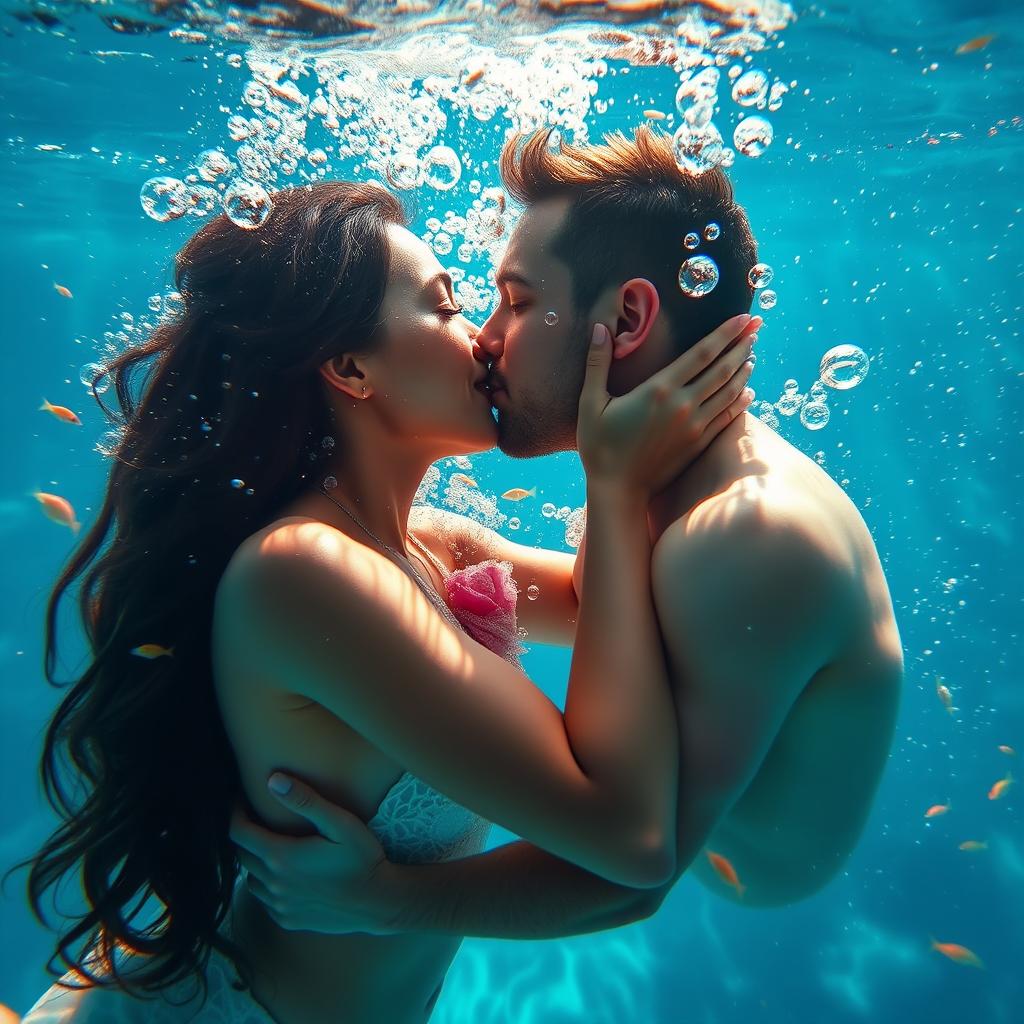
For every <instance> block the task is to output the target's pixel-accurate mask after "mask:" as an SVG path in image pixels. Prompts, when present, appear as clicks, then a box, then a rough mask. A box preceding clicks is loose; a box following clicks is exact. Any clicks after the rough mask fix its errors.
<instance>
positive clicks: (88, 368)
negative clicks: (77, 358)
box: [78, 363, 110, 395]
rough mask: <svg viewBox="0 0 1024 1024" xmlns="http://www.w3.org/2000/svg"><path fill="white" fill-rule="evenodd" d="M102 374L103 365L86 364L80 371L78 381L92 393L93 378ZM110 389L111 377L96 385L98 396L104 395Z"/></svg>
mask: <svg viewBox="0 0 1024 1024" xmlns="http://www.w3.org/2000/svg"><path fill="white" fill-rule="evenodd" d="M102 372H103V364H102V363H86V364H85V366H83V367H82V368H81V369H80V370H79V371H78V379H79V380H80V381H81V382H82V383H83V384H84V385H85V386H86V387H87V388H88V389H89V390H90V391H91V390H92V382H93V378H94V377H96V376H97V374H100V373H102ZM109 387H110V377H109V376H106V377H104V378H103V379H102V380H101V381H100V382H99V383H98V384H97V385H96V394H97V395H102V394H103V392H104V391H106V390H107V389H108V388H109Z"/></svg>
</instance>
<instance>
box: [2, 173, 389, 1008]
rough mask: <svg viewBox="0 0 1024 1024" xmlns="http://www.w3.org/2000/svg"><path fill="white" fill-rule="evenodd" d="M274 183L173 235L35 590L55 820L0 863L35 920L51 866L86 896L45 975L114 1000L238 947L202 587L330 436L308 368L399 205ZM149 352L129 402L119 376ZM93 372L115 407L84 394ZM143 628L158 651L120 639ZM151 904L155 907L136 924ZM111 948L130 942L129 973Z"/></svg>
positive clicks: (133, 637)
mask: <svg viewBox="0 0 1024 1024" xmlns="http://www.w3.org/2000/svg"><path fill="white" fill-rule="evenodd" d="M272 199H273V210H272V212H271V214H270V217H269V219H268V220H267V221H266V222H265V223H264V224H263V225H262V226H261V227H259V228H258V229H255V230H247V229H244V228H242V227H239V226H238V225H236V224H235V223H233V222H232V221H231V220H230V219H229V218H228V217H227V216H226V215H224V214H221V215H219V216H217V217H216V218H214V219H213V220H211V221H210V222H209V223H207V224H206V225H205V226H204V227H203V228H202V229H201V230H200V231H198V232H197V233H196V234H195V235H194V236H193V237H192V238H191V239H190V240H189V241H188V242H187V243H186V245H185V246H184V247H183V248H182V250H181V252H180V253H178V256H177V258H176V262H175V285H176V287H177V289H178V291H179V292H180V293H181V295H182V297H183V301H184V306H183V310H182V311H181V312H180V313H178V314H177V315H175V316H173V317H170V318H165V319H164V320H163V321H162V322H161V323H160V324H159V325H158V326H157V327H156V328H155V329H154V330H153V332H152V334H151V335H150V336H149V338H148V340H147V341H146V342H145V343H144V344H141V345H139V346H137V347H135V348H132V349H130V350H128V351H125V352H123V353H121V354H119V355H117V356H116V357H115V358H113V359H112V360H111V361H109V362H108V363H107V364H106V365H105V366H104V367H103V373H101V374H99V375H98V376H97V377H96V378H95V379H94V380H93V395H94V397H95V398H96V400H97V402H99V404H100V406H101V408H102V409H103V412H104V414H105V415H106V416H108V417H109V418H110V419H111V420H113V421H114V422H115V423H116V424H117V425H118V429H119V431H120V438H119V440H118V442H117V444H116V446H115V447H114V448H113V450H112V451H111V452H110V453H109V454H111V456H112V458H113V460H114V461H113V465H112V468H111V471H110V476H109V480H108V483H107V487H106V491H105V494H104V499H103V507H102V508H101V509H100V512H99V515H98V517H97V520H96V522H95V524H94V525H93V527H92V529H91V530H90V531H89V532H88V534H87V535H86V536H85V537H84V539H83V540H82V541H81V542H80V543H79V545H78V547H77V548H76V549H75V550H74V551H73V552H72V555H71V557H70V560H69V563H68V565H67V567H66V568H65V570H64V571H63V573H62V574H61V576H60V578H59V579H58V581H57V583H56V586H55V587H54V589H53V591H52V593H51V595H50V598H49V602H48V604H47V610H46V648H45V652H46V657H45V673H46V678H47V680H48V681H49V682H50V683H51V684H53V685H67V686H69V687H70V688H69V689H68V691H67V693H66V694H65V695H64V698H63V700H62V701H61V702H60V705H59V707H58V708H57V710H56V712H55V713H54V715H53V718H52V720H51V721H50V723H49V725H48V727H47V730H46V736H45V744H44V750H43V755H42V759H41V764H40V772H41V776H42V780H43V785H44V788H45V792H46V796H47V799H48V800H49V802H50V804H51V805H52V806H53V808H54V809H55V810H56V811H57V813H58V814H59V815H60V816H61V817H62V818H63V823H62V824H61V825H60V826H59V827H58V828H57V829H56V830H55V831H54V833H53V834H52V835H51V836H50V838H49V839H48V840H47V841H46V843H45V844H44V846H43V847H42V849H41V850H40V851H39V852H38V853H37V854H36V855H35V856H34V857H32V858H30V859H29V860H26V861H23V862H22V863H21V864H19V865H17V866H16V867H24V866H26V865H31V868H30V871H29V878H28V891H29V899H30V901H31V904H32V908H33V910H34V912H35V914H36V916H37V917H38V918H39V919H40V920H41V921H44V923H45V919H44V915H43V913H42V911H41V910H40V901H41V897H42V896H43V894H44V893H45V892H46V891H47V890H48V889H50V888H51V887H52V886H54V885H56V884H57V883H59V882H60V881H61V880H62V879H63V878H64V876H66V875H67V874H68V873H69V872H72V871H77V873H78V876H79V878H80V881H81V885H82V890H83V893H84V895H85V896H86V898H87V900H88V906H89V909H88V910H87V911H86V912H85V913H83V914H80V915H78V916H76V917H74V918H71V923H70V924H69V925H68V927H67V930H65V931H63V932H62V933H61V934H60V936H59V939H58V942H57V946H56V950H55V952H54V954H53V956H52V957H51V958H50V961H49V963H48V965H47V967H48V970H49V971H50V972H51V973H53V974H56V973H58V972H57V969H55V968H54V966H53V964H54V960H55V959H56V958H57V957H59V958H60V960H61V961H62V963H63V964H64V965H65V967H68V968H72V969H73V970H76V971H78V972H79V973H80V974H81V975H83V976H84V979H88V981H89V982H90V983H94V984H107V985H113V986H117V987H120V988H122V989H124V990H125V991H127V992H129V993H130V994H133V995H141V994H142V993H144V992H155V991H157V990H159V989H161V988H164V987H166V986H168V985H170V984H172V983H175V982H178V981H182V980H184V979H186V978H187V977H188V976H189V975H194V976H195V977H196V979H197V980H198V981H199V982H200V983H201V984H202V985H203V989H204V998H205V984H206V983H205V978H204V976H203V975H204V971H205V968H206V965H207V962H208V959H209V955H210V951H211V949H218V950H221V951H222V952H225V953H226V954H227V955H229V956H232V957H234V958H235V959H236V963H238V962H239V961H241V960H242V958H241V956H240V951H239V950H238V948H237V947H236V946H235V945H234V944H233V943H231V942H230V941H229V940H228V939H227V938H226V936H224V935H221V934H219V933H218V928H219V926H220V925H221V923H222V922H223V920H224V917H225V915H226V914H227V911H228V909H229V906H230V901H231V894H232V889H233V886H234V882H235V878H236V873H237V866H238V862H237V860H236V857H235V852H234V848H233V846H232V843H231V841H230V838H229V835H228V828H229V822H230V816H231V810H232V805H233V803H234V801H235V800H236V798H238V797H239V796H240V792H241V790H240V783H239V776H238V770H237V767H236V764H235V760H234V756H233V753H232V750H231V747H230V746H229V743H228V738H227V734H226V732H225V730H224V727H223V724H222V722H221V719H220V713H219V709H218V705H217V701H216V697H215V693H214V686H213V678H212V667H211V655H210V626H211V620H212V612H213V600H214V594H215V591H216V588H217V583H218V581H219V579H220V577H221V574H222V572H223V570H224V568H225V566H226V565H227V563H228V561H229V560H230V558H231V556H232V554H233V553H234V551H235V549H236V548H237V547H238V545H239V544H240V543H241V542H242V541H243V540H244V539H245V538H246V537H247V536H249V535H250V534H252V533H253V532H255V531H256V530H257V529H259V528H260V527H261V526H263V525H266V523H268V522H271V521H272V520H273V519H274V517H275V513H276V511H277V510H279V509H281V508H282V507H283V506H284V505H285V504H286V503H287V502H288V501H289V500H290V499H292V498H293V497H295V496H296V495H297V494H298V493H299V492H301V491H302V490H304V489H306V488H307V487H309V486H310V480H311V478H312V476H313V473H314V471H315V462H314V461H312V460H315V458H316V456H317V454H318V453H321V452H323V451H324V450H325V449H324V447H323V442H324V438H326V437H329V436H330V435H333V433H334V430H333V423H332V417H331V414H330V406H329V403H328V402H327V399H326V394H325V391H324V390H323V381H322V379H321V378H320V376H319V374H318V373H317V367H318V366H320V365H321V364H322V363H324V362H326V361H327V360H329V359H330V358H331V356H333V355H336V354H338V353H341V352H345V351H360V352H366V351H369V350H370V349H371V347H372V346H373V345H374V344H375V342H374V340H373V338H374V332H375V330H376V327H377V326H378V323H379V315H380V306H381V302H382V300H383V297H384V291H385V287H386V284H387V279H388V269H389V248H388V244H387V237H386V226H387V224H389V223H397V224H404V223H405V216H404V213H403V210H402V207H401V205H400V204H399V202H398V200H397V199H396V198H395V197H394V196H392V195H391V194H390V193H389V192H387V191H385V190H384V189H383V188H381V187H379V186H377V185H372V184H355V183H351V182H341V181H338V182H321V183H317V184H314V185H310V186H305V187H299V188H292V189H285V190H282V191H279V192H276V193H273V194H272ZM147 364H149V365H148V370H149V372H148V375H147V376H146V377H145V380H144V383H143V387H142V390H141V396H140V398H139V400H138V401H137V402H136V401H134V400H133V398H132V396H131V394H130V392H129V387H130V385H131V383H132V379H131V378H132V376H133V373H134V371H136V369H137V368H140V367H143V366H146V365H147ZM103 377H109V378H110V379H111V380H112V381H113V384H114V386H115V389H116V394H117V399H118V403H119V405H120V408H121V412H120V413H117V412H115V411H114V410H111V409H108V408H107V407H106V405H104V403H103V401H102V400H101V399H100V398H99V395H98V393H97V391H96V382H97V381H99V380H101V379H102V378H103ZM343 440H344V439H339V444H341V443H343ZM330 444H331V442H330V441H328V442H327V445H330ZM111 531H112V532H113V534H112V536H111V537H110V543H109V545H108V546H107V548H106V550H105V551H103V552H102V553H100V548H101V546H102V545H103V543H104V541H105V540H106V539H107V537H108V534H110V533H111ZM79 576H82V577H83V579H82V583H81V589H80V593H79V601H78V610H79V614H80V616H81V620H82V622H83V625H84V628H85V633H86V636H87V639H88V642H89V648H90V656H91V661H90V662H89V664H88V667H87V668H86V669H85V671H84V672H83V673H82V674H81V675H80V676H78V678H76V679H73V680H71V681H70V683H68V684H60V683H58V682H57V680H56V679H55V678H54V670H55V665H56V661H57V650H56V618H57V606H58V603H59V601H60V599H61V597H62V596H63V594H64V592H65V591H66V590H67V589H68V587H69V586H70V585H71V584H72V583H73V582H74V581H75V580H76V579H77V578H78V577H79ZM147 643H155V644H161V645H164V646H166V647H169V648H173V654H172V655H171V656H169V657H159V658H155V659H152V660H144V659H143V658H141V657H138V656H134V655H132V654H131V653H130V652H131V650H132V648H134V647H137V646H139V645H141V644H147ZM64 762H70V768H71V773H70V774H71V776H72V777H73V778H74V781H75V782H76V783H77V786H76V789H77V790H78V795H77V796H72V794H71V793H69V792H68V789H67V788H66V781H67V780H66V779H64V778H62V775H63V768H64V767H66V765H65V764H64ZM12 870H14V869H12ZM153 898H155V900H156V901H158V904H157V905H158V909H159V911H160V913H159V914H158V916H157V917H156V919H155V920H153V919H152V918H151V919H150V920H149V921H144V922H141V923H139V922H137V918H138V917H139V910H140V908H141V907H142V905H143V903H149V904H150V906H152V899H153ZM80 940H84V941H81V942H80ZM75 943H80V945H79V948H78V949H77V950H71V948H70V947H72V945H73V944H75ZM117 949H122V950H130V951H134V952H137V953H140V954H143V955H144V956H143V958H142V961H141V963H142V965H143V969H141V970H140V965H139V961H138V960H135V962H134V963H133V966H132V973H131V978H130V980H129V979H128V978H126V977H125V976H124V974H123V973H122V972H119V971H118V969H117V963H116V961H115V958H114V955H113V954H114V952H115V950H117ZM133 959H135V958H133ZM97 967H99V968H100V973H98V974H97V973H94V972H95V970H96V968H97ZM84 979H83V980H84Z"/></svg>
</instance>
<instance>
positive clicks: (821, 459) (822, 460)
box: [814, 452, 825, 466]
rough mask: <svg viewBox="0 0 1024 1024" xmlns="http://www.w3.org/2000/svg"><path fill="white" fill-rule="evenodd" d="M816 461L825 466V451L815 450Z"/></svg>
mask: <svg viewBox="0 0 1024 1024" xmlns="http://www.w3.org/2000/svg"><path fill="white" fill-rule="evenodd" d="M814 461H815V462H816V463H817V464H818V465H819V466H824V465H825V453H824V452H815V453H814Z"/></svg>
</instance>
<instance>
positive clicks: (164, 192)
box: [139, 175, 191, 222]
mask: <svg viewBox="0 0 1024 1024" xmlns="http://www.w3.org/2000/svg"><path fill="white" fill-rule="evenodd" d="M139 200H140V202H141V203H142V209H143V210H145V212H146V214H147V216H149V217H152V218H153V220H158V221H161V222H163V221H169V220H176V219H177V218H178V217H181V216H183V215H184V214H186V213H187V212H188V208H189V206H190V205H191V203H190V202H189V197H188V191H187V190H186V188H185V182H183V181H182V180H181V179H180V178H169V177H167V176H166V175H159V176H157V177H155V178H150V179H149V181H147V182H146V183H145V184H144V185H143V186H142V189H141V190H140V192H139Z"/></svg>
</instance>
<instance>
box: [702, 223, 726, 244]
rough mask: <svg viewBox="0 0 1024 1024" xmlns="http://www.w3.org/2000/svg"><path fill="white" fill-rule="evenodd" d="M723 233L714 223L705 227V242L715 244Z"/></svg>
mask: <svg viewBox="0 0 1024 1024" xmlns="http://www.w3.org/2000/svg"><path fill="white" fill-rule="evenodd" d="M721 233H722V229H721V228H720V227H719V226H718V225H717V224H716V223H715V222H714V221H712V222H711V223H710V224H707V225H706V226H705V227H704V241H706V242H713V241H714V240H715V239H716V238H717V237H718V236H719V235H720V234H721Z"/></svg>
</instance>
